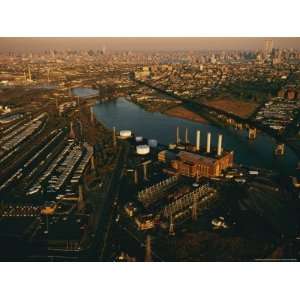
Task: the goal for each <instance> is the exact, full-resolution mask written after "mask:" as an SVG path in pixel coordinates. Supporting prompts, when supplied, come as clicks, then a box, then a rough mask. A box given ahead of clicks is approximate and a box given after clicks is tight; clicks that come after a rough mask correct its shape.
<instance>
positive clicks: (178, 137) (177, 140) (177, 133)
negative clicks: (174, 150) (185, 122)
mask: <svg viewBox="0 0 300 300" xmlns="http://www.w3.org/2000/svg"><path fill="white" fill-rule="evenodd" d="M179 143H180V132H179V126H177V129H176V144H177V145H178V144H179Z"/></svg>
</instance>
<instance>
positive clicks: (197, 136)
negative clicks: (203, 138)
mask: <svg viewBox="0 0 300 300" xmlns="http://www.w3.org/2000/svg"><path fill="white" fill-rule="evenodd" d="M196 151H200V130H197V133H196Z"/></svg>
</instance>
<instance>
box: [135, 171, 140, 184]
mask: <svg viewBox="0 0 300 300" xmlns="http://www.w3.org/2000/svg"><path fill="white" fill-rule="evenodd" d="M134 183H135V184H138V183H139V177H138V172H137V170H134Z"/></svg>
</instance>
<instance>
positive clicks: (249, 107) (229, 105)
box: [202, 99, 258, 119]
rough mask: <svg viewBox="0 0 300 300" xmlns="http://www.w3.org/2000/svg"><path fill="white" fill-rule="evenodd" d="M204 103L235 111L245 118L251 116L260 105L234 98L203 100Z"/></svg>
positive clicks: (231, 111) (234, 112)
mask: <svg viewBox="0 0 300 300" xmlns="http://www.w3.org/2000/svg"><path fill="white" fill-rule="evenodd" d="M202 103H203V104H205V105H207V106H209V107H212V108H217V109H222V110H224V111H227V112H230V113H233V114H235V115H237V116H239V117H241V118H245V119H246V118H248V117H250V116H251V115H252V114H253V112H254V111H255V110H256V108H257V107H258V104H257V103H253V102H245V101H240V100H232V99H213V100H206V101H203V102H202Z"/></svg>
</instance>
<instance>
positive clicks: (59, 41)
mask: <svg viewBox="0 0 300 300" xmlns="http://www.w3.org/2000/svg"><path fill="white" fill-rule="evenodd" d="M265 39H268V38H225V37H222V38H187V37H186V38H180V37H178V38H155V37H153V38H140V37H138V38H133V37H130V38H0V51H18V52H19V51H32V52H35V51H39V50H46V49H57V50H63V49H101V48H102V47H103V46H105V47H106V49H107V50H133V51H134V50H223V49H224V50H226V49H238V50H242V49H245V50H248V49H262V48H263V44H264V40H265ZM271 39H272V40H274V47H275V48H297V49H300V38H271Z"/></svg>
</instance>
